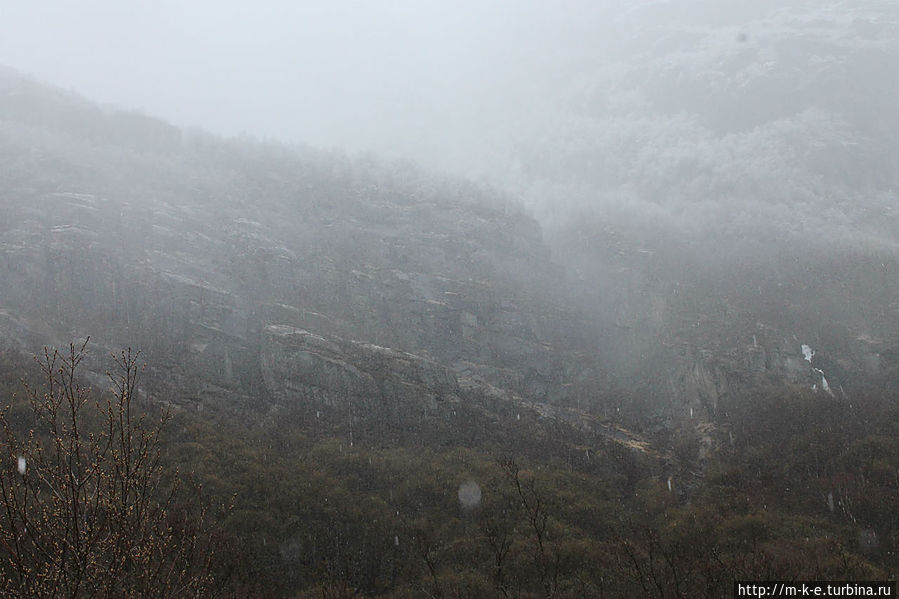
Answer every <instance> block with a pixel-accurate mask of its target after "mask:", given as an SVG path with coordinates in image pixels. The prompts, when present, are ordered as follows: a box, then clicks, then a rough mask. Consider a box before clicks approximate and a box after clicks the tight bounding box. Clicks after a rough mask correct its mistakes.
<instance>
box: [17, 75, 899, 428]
mask: <svg viewBox="0 0 899 599" xmlns="http://www.w3.org/2000/svg"><path fill="white" fill-rule="evenodd" d="M0 117H2V118H0V160H2V163H3V165H4V168H3V171H2V178H3V185H2V191H0V193H2V196H0V215H2V219H0V250H2V260H0V281H2V286H0V331H2V344H3V346H5V347H15V348H18V349H24V350H25V351H34V350H36V349H38V348H39V347H40V346H42V345H44V344H51V345H60V344H65V343H67V342H68V341H69V340H71V339H75V338H80V337H83V336H87V335H90V336H91V337H92V339H93V340H94V342H95V344H96V345H98V346H99V348H98V349H99V351H98V352H96V353H98V354H103V353H105V352H106V351H107V350H111V349H113V348H117V347H124V346H134V347H139V348H141V349H143V350H144V351H145V353H146V355H147V358H148V361H149V362H150V363H151V364H153V366H154V379H155V384H157V385H159V386H160V389H164V390H165V393H166V394H167V395H168V396H170V397H173V398H174V399H175V401H179V402H200V403H202V402H206V401H215V402H217V401H223V400H226V399H229V398H230V399H231V400H236V401H239V402H255V401H258V400H260V399H262V398H268V399H283V398H285V397H287V396H297V395H304V396H315V397H319V396H320V397H321V398H322V401H325V402H328V401H332V399H333V398H332V399H328V398H327V396H329V394H331V395H333V394H334V393H337V392H336V391H335V390H336V389H343V388H344V387H345V386H348V387H346V388H347V389H349V388H350V387H352V388H354V389H356V392H353V393H349V391H347V393H349V395H351V396H359V397H362V396H366V397H369V396H371V397H382V399H384V400H385V401H388V400H390V399H389V397H388V396H389V395H391V394H394V393H395V394H399V395H400V396H404V397H408V398H410V400H411V397H412V396H413V395H414V396H416V397H418V399H417V400H416V401H415V402H414V403H415V405H416V406H417V407H418V408H421V409H425V408H427V406H429V405H431V403H432V402H431V400H433V399H435V398H443V397H450V398H453V397H457V396H458V395H459V393H458V391H453V390H449V391H448V389H454V388H455V387H454V386H453V385H456V384H457V383H453V384H451V385H449V386H446V385H444V384H443V383H441V384H440V385H437V387H435V388H431V382H433V381H437V380H444V377H449V378H448V379H446V380H451V381H453V380H455V381H457V382H458V383H459V384H461V385H462V386H463V387H465V388H466V389H469V390H470V389H471V388H472V386H475V387H477V386H479V385H480V386H481V391H480V393H481V397H486V396H489V395H490V394H491V393H494V392H495V391H497V390H499V391H498V392H499V395H500V396H503V397H509V398H517V399H516V401H526V402H531V403H532V404H541V405H557V406H568V407H577V408H583V409H587V410H591V411H594V412H596V413H600V414H603V415H605V416H606V417H614V416H615V415H617V414H620V413H635V411H637V412H640V413H641V418H643V417H645V416H646V415H647V414H655V415H657V416H661V417H662V421H663V422H664V421H667V422H670V421H671V419H672V418H674V420H679V419H682V418H689V417H691V416H695V417H703V418H707V417H713V416H714V415H715V414H716V413H717V412H718V411H719V410H720V409H722V406H726V405H727V404H728V402H738V401H742V400H743V399H744V398H746V397H749V396H751V395H752V393H753V391H754V390H755V389H757V388H759V387H760V386H764V385H768V384H774V385H782V384H784V383H788V384H798V385H800V386H803V387H807V388H814V389H816V390H818V391H819V392H821V393H826V394H833V395H834V396H835V397H840V398H851V397H853V396H854V394H855V393H856V392H857V391H860V390H864V389H866V388H876V389H884V388H887V387H889V385H891V384H892V383H891V381H892V380H894V377H895V374H896V372H897V371H899V363H897V359H896V356H897V355H899V352H897V351H896V348H897V347H899V329H897V322H899V319H897V317H896V314H897V313H896V306H895V298H896V297H899V287H897V284H899V283H897V279H896V277H894V276H892V273H894V272H896V269H897V268H899V261H897V257H896V254H895V252H892V251H891V250H890V249H889V247H888V246H885V245H881V246H877V247H875V246H873V245H870V244H868V245H864V246H858V245H851V246H846V247H843V249H839V248H837V249H836V250H834V249H833V248H832V247H831V248H830V249H829V250H828V251H827V252H824V251H823V249H824V246H822V245H817V246H803V245H795V243H793V242H791V244H788V245H785V246H783V248H782V250H783V252H787V253H781V254H777V253H776V252H777V251H780V250H779V249H778V248H779V246H775V245H771V247H770V248H769V249H773V250H775V253H773V254H772V253H765V252H759V251H756V250H751V251H750V250H746V247H749V246H747V245H746V244H743V246H741V247H742V248H743V249H741V250H739V251H738V250H734V249H733V248H723V247H722V249H721V251H720V252H719V253H718V254H717V255H716V254H715V249H714V248H716V247H718V246H717V245H716V243H717V242H716V241H714V240H710V239H705V240H704V241H695V240H696V237H689V236H683V237H681V236H679V235H678V230H677V228H673V229H672V228H670V227H669V228H665V227H661V228H660V227H658V226H656V225H653V224H651V223H650V224H647V223H645V222H644V223H633V222H632V223H631V225H632V226H631V225H628V224H627V223H623V222H622V221H621V219H619V218H617V217H616V216H615V215H610V214H605V213H603V211H602V210H601V208H602V204H600V205H599V206H598V207H594V208H596V209H595V210H590V211H584V212H581V213H580V218H579V219H578V220H576V221H566V220H564V219H563V221H561V224H560V222H559V221H557V222H555V224H553V223H550V225H549V228H548V231H549V238H548V240H544V233H543V231H542V230H541V227H540V225H538V223H537V222H536V221H535V220H534V219H533V218H531V217H530V216H528V215H527V214H526V213H525V212H524V211H523V209H522V208H520V207H519V206H518V204H516V202H515V201H513V200H512V199H511V198H509V197H506V196H504V195H503V194H501V193H499V192H496V191H493V190H489V189H485V188H483V187H478V186H475V185H473V184H471V183H468V182H466V181H464V180H461V179H456V178H451V177H444V176H438V175H435V174H433V173H427V172H424V171H421V170H419V169H417V168H415V167H412V166H409V165H403V164H385V163H380V162H378V161H377V160H375V159H371V158H366V157H359V158H355V159H352V160H351V159H348V158H347V157H345V156H342V155H339V154H335V153H325V152H319V151H313V150H309V149H305V148H285V147H283V146H278V145H273V144H266V143H260V142H256V141H253V140H247V139H243V140H230V141H226V140H221V139H217V138H213V137H211V136H208V135H206V134H203V133H199V132H190V131H181V130H178V129H176V128H173V127H171V126H169V125H167V124H166V123H163V122H160V121H157V120H155V119H152V118H148V117H145V116H142V115H138V114H133V113H124V112H121V111H116V110H112V109H106V108H102V107H98V106H96V105H93V104H91V103H89V102H87V101H85V100H83V99H81V98H78V97H76V96H73V95H72V94H68V93H65V92H62V91H60V90H55V89H52V88H48V87H46V86H43V85H40V84H38V83H36V82H34V81H32V80H30V79H28V78H26V77H23V76H21V75H19V74H17V73H15V72H12V71H4V72H2V73H0ZM556 191H557V190H556ZM575 199H576V198H575ZM748 239H749V238H746V239H744V241H746V240H748ZM749 241H751V240H749ZM749 241H747V243H749ZM757 241H758V240H756V241H751V243H750V245H751V246H752V247H757V248H761V247H762V245H760V244H759V243H757ZM794 241H795V240H794ZM550 248H552V255H551V249H550ZM298 344H299V345H298ZM307 344H312V345H311V346H309V347H308V348H306V349H298V347H305V345H307ZM377 348H384V349H383V351H382V350H381V349H377ZM379 352H380V353H379ZM384 352H386V353H384ZM99 369H100V368H99V367H98V370H99ZM441 369H442V370H441ZM394 370H395V372H394ZM444 371H445V374H440V375H437V374H435V373H437V372H444ZM303 372H305V373H306V374H305V375H304V374H298V373H303ZM423 372H428V373H430V374H428V375H427V376H426V377H425V378H424V379H422V378H421V376H423V375H421V373H423ZM307 375H308V376H307ZM307 379H308V380H307ZM311 380H318V381H319V383H310V382H309V381H311ZM304 381H305V382H304ZM428 381H430V382H428ZM434 384H435V385H436V383H434ZM385 385H387V386H386V387H385ZM313 387H314V388H315V389H317V391H315V390H313ZM375 388H378V389H380V391H377V392H374V391H373V389H375ZM385 389H387V390H385ZM428 398H431V399H428ZM635 402H636V403H635ZM630 404H633V405H630ZM540 409H542V410H544V411H546V410H548V409H549V408H546V407H544V408H540Z"/></svg>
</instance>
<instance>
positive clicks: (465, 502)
mask: <svg viewBox="0 0 899 599" xmlns="http://www.w3.org/2000/svg"><path fill="white" fill-rule="evenodd" d="M459 503H461V504H462V507H463V508H465V509H466V510H470V509H474V508H476V507H478V506H479V505H480V504H481V487H479V486H478V483H476V482H474V481H473V480H467V481H465V482H464V483H462V484H461V485H459Z"/></svg>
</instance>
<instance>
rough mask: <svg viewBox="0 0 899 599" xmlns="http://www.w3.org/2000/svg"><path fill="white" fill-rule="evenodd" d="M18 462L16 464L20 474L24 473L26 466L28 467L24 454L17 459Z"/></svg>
mask: <svg viewBox="0 0 899 599" xmlns="http://www.w3.org/2000/svg"><path fill="white" fill-rule="evenodd" d="M17 462H18V463H17V464H16V467H17V468H18V470H19V474H22V475H24V474H25V470H26V467H27V464H26V463H25V458H24V457H23V456H19V459H18V460H17Z"/></svg>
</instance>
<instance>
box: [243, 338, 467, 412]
mask: <svg viewBox="0 0 899 599" xmlns="http://www.w3.org/2000/svg"><path fill="white" fill-rule="evenodd" d="M261 366H262V377H263V381H264V384H265V387H266V390H267V391H268V392H269V393H270V394H271V395H272V396H273V397H274V398H276V399H278V400H281V401H291V400H298V401H315V402H320V403H323V404H326V405H330V406H340V405H350V406H352V407H354V408H360V409H363V410H372V411H376V412H378V413H384V412H385V411H386V412H387V413H393V412H395V411H397V410H409V409H417V410H421V411H428V410H431V409H435V408H436V407H437V406H438V404H439V403H441V402H445V401H457V400H458V399H459V386H458V383H457V381H456V378H455V376H453V374H452V373H451V372H449V371H448V370H447V369H446V368H444V367H443V366H441V365H439V364H437V363H436V362H433V361H431V360H429V359H427V358H424V357H422V356H417V355H414V354H409V353H405V352H401V351H397V350H393V349H389V348H385V347H380V346H377V345H372V344H369V343H360V342H356V341H346V340H343V339H338V338H335V337H329V338H325V337H323V336H321V335H317V334H315V333H310V332H308V331H304V330H302V329H298V328H295V327H291V326H288V325H280V324H277V325H269V326H267V327H265V334H264V336H263V341H262V348H261Z"/></svg>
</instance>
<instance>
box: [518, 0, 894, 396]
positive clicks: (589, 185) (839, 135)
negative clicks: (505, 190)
mask: <svg viewBox="0 0 899 599" xmlns="http://www.w3.org/2000/svg"><path fill="white" fill-rule="evenodd" d="M577 18H578V21H579V22H582V23H583V24H582V25H581V26H579V27H576V28H574V27H573V26H572V31H575V32H579V33H580V34H581V35H583V36H585V37H583V38H581V37H577V34H576V33H575V34H573V35H572V40H571V41H569V42H568V43H567V45H564V46H563V47H562V48H560V49H558V50H557V51H558V52H559V53H560V55H559V56H556V57H554V59H553V60H554V61H555V62H557V63H558V65H557V66H559V65H560V66H559V68H557V75H556V76H557V79H558V81H557V85H556V86H555V87H554V88H553V89H554V90H556V93H557V96H558V97H557V98H556V99H555V101H554V103H553V105H554V106H556V111H555V112H554V113H552V114H546V115H544V117H545V118H543V119H542V120H536V121H534V123H533V125H532V130H528V129H526V128H525V129H523V130H522V131H521V132H520V134H519V139H516V142H515V147H516V148H517V151H516V152H515V154H514V155H515V164H514V169H513V173H512V174H511V175H510V178H511V179H513V180H515V181H517V189H518V190H519V191H520V193H521V194H522V196H523V197H525V198H526V201H527V202H528V203H529V204H530V205H532V206H534V208H535V210H537V211H538V212H539V211H540V210H541V209H542V207H547V208H546V210H544V211H543V212H542V215H541V222H543V223H544V224H545V225H546V238H547V241H548V243H549V244H550V246H551V248H552V250H553V252H554V256H556V258H557V259H558V260H559V261H560V262H562V263H565V264H566V265H569V267H570V272H571V274H572V284H573V286H574V287H576V288H577V289H578V290H579V291H578V292H577V294H576V295H578V296H579V297H581V298H582V301H583V303H582V307H583V309H584V310H586V311H587V312H588V313H590V314H591V315H592V317H593V318H594V319H595V321H596V322H598V323H600V330H601V333H600V336H601V337H602V339H603V340H604V341H601V342H600V343H601V345H602V347H603V348H604V353H605V354H607V355H611V356H612V357H613V361H614V362H615V363H614V364H613V365H612V370H614V371H615V372H616V373H617V374H618V375H620V377H621V380H622V384H623V385H624V386H627V387H630V388H633V387H634V386H635V385H636V386H638V387H639V388H640V389H641V393H650V394H652V395H653V396H656V397H657V401H661V402H663V403H669V404H670V405H674V406H675V407H676V411H677V412H679V413H681V414H684V413H687V412H688V410H689V408H690V407H692V408H693V409H694V412H695V410H696V409H697V408H699V407H700V406H699V405H698V404H699V403H705V404H708V406H709V409H712V406H714V404H715V403H716V402H717V400H715V399H713V398H720V397H721V396H723V395H727V394H731V395H735V394H738V392H739V391H740V389H741V388H744V389H745V388H749V389H752V388H753V387H754V386H755V383H758V377H762V378H771V379H772V380H780V381H784V380H787V381H792V382H795V383H801V384H802V385H803V386H806V385H807V386H809V387H811V386H813V385H817V388H818V389H819V390H820V389H821V387H822V381H821V380H820V378H821V375H820V374H818V373H817V372H816V370H815V369H818V370H821V371H823V372H824V373H825V376H826V377H827V379H828V381H829V382H830V383H836V384H831V387H832V388H833V389H837V391H834V392H835V393H839V387H840V385H842V387H843V389H844V390H845V391H846V394H847V395H850V396H851V395H852V393H851V392H850V387H851V388H854V389H859V388H863V387H866V386H870V387H876V388H883V386H884V385H889V384H890V383H889V381H890V380H892V378H893V377H894V376H895V373H896V369H897V364H896V361H895V357H894V356H895V355H896V348H897V347H899V311H897V309H899V306H897V303H896V298H897V297H899V287H897V280H899V277H897V273H899V237H897V231H899V220H897V218H899V213H897V211H896V207H897V195H896V190H897V189H899V179H897V173H899V146H897V144H896V139H897V133H899V122H897V113H896V110H895V109H894V108H893V106H894V104H895V101H896V98H897V97H899V78H897V73H899V62H897V57H899V13H897V7H896V4H895V3H892V2H883V1H880V0H865V1H863V2H840V1H833V2H830V1H828V2H791V3H789V5H786V4H784V3H782V2H755V3H753V4H752V5H751V6H749V5H745V4H741V3H733V2H711V1H706V0H688V1H684V2H677V3H671V2H634V3H628V6H627V7H623V6H622V4H620V3H615V2H611V3H603V4H597V5H595V6H594V7H592V8H591V9H586V10H585V11H584V12H583V14H578V17H577ZM586 36H590V38H589V39H587V37H586ZM595 39H601V40H602V41H599V42H594V41H593V40H595ZM565 52H567V54H565ZM803 345H808V346H809V347H811V348H812V349H813V350H815V355H814V357H813V358H812V360H811V362H809V361H807V360H805V357H804V354H803V352H802V346H803ZM614 358H617V360H615V359H614ZM797 365H799V366H802V368H801V369H798V370H797ZM750 381H755V383H752V382H750ZM700 397H706V398H709V399H708V400H703V401H702V402H700V400H699V398H700Z"/></svg>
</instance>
